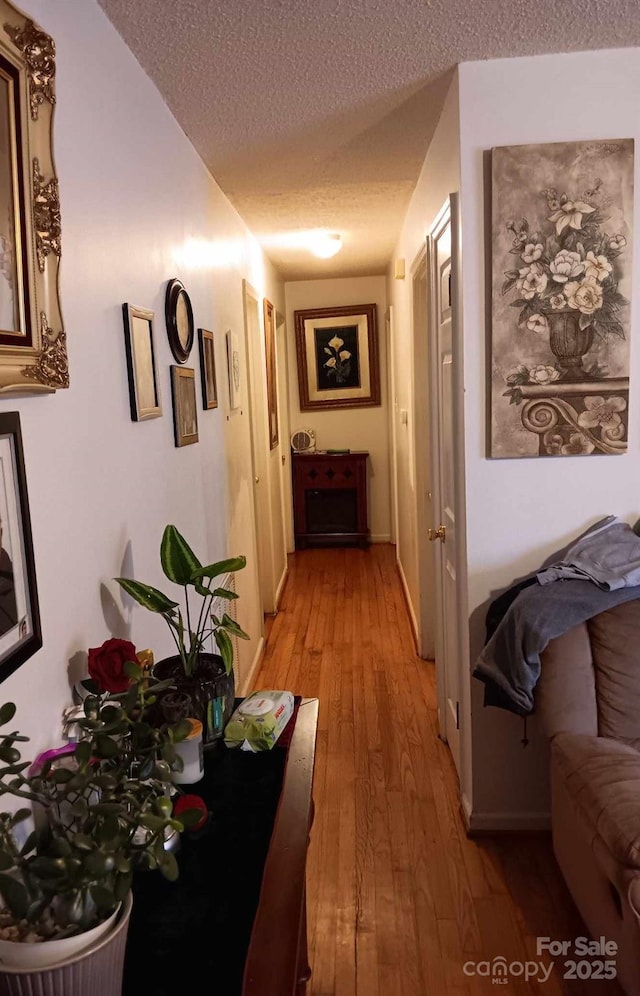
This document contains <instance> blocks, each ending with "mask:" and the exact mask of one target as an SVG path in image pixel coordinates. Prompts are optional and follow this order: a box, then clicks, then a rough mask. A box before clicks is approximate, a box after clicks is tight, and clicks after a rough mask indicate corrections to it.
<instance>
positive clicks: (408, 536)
mask: <svg viewBox="0 0 640 996" xmlns="http://www.w3.org/2000/svg"><path fill="white" fill-rule="evenodd" d="M458 133H459V120H458V81H457V76H454V78H453V80H452V83H451V86H450V87H449V92H448V94H447V97H446V100H445V102H444V105H443V108H442V113H441V115H440V120H439V122H438V126H437V128H436V131H435V133H434V136H433V139H432V141H431V144H430V146H429V151H428V153H427V156H426V159H425V162H424V165H423V167H422V171H421V173H420V177H419V180H418V183H417V185H416V189H415V191H414V193H413V197H412V198H411V203H410V205H409V209H408V211H407V215H406V217H405V220H404V224H403V227H402V232H401V235H400V239H399V241H398V244H397V245H396V248H395V249H394V253H393V257H394V260H395V259H403V260H404V261H405V274H406V275H405V278H404V280H396V279H394V275H393V262H392V266H391V270H390V274H389V281H388V293H389V303H390V305H391V309H392V330H391V334H392V338H393V343H392V348H393V367H394V378H395V396H394V397H393V398H392V399H391V403H390V405H391V417H392V418H393V419H394V420H395V427H396V433H395V435H396V440H397V482H398V485H397V489H398V536H397V556H398V560H399V562H400V566H401V568H402V572H403V574H404V578H405V584H406V590H407V595H408V599H409V603H410V609H411V611H412V613H413V615H414V625H415V620H416V619H417V618H418V615H419V595H418V553H417V551H418V542H417V534H416V529H417V523H416V492H415V466H414V462H415V461H414V457H415V438H416V436H417V438H418V440H419V444H420V445H425V446H426V445H428V426H426V425H424V426H415V425H414V422H413V411H414V397H413V385H414V376H415V383H416V385H418V386H420V388H421V389H424V390H426V383H427V371H426V369H425V370H424V371H422V375H421V374H420V371H414V370H413V357H414V341H413V316H412V279H411V265H412V263H413V261H414V260H415V259H416V257H417V256H418V254H419V253H420V251H421V250H422V249H423V248H424V245H425V240H426V238H427V234H428V232H429V231H430V229H431V228H432V227H433V223H434V221H435V219H436V217H437V215H438V213H439V211H440V209H441V208H442V206H443V204H444V202H445V200H446V199H447V197H448V195H449V194H450V193H452V192H453V191H456V190H458V189H459V184H460V164H459V150H458ZM425 334H426V330H425ZM402 410H404V411H406V412H407V413H408V421H407V422H406V423H403V422H401V420H400V412H401V411H402Z"/></svg>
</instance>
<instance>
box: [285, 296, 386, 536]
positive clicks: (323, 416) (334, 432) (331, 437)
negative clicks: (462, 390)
mask: <svg viewBox="0 0 640 996" xmlns="http://www.w3.org/2000/svg"><path fill="white" fill-rule="evenodd" d="M285 293H286V302H287V346H288V348H287V356H288V363H289V419H290V428H291V431H292V432H295V430H296V429H301V428H311V429H314V430H315V433H316V445H317V447H318V449H323V450H326V449H327V448H329V449H331V448H332V447H336V448H339V447H348V448H349V449H351V450H367V451H368V452H369V481H368V489H369V492H368V499H369V530H370V532H371V539H372V542H374V543H376V542H389V539H390V528H391V527H390V510H389V438H388V415H387V405H388V401H387V358H386V350H385V343H384V314H385V311H386V309H387V297H386V285H385V278H384V277H349V278H344V279H335V280H299V281H293V282H291V283H287V284H286V285H285ZM349 304H376V305H377V319H378V354H379V357H380V391H381V400H382V403H381V404H380V405H379V406H376V407H375V408H350V409H337V410H332V411H326V412H325V411H313V412H301V411H300V396H299V393H298V369H297V364H296V331H295V322H294V314H293V313H294V311H300V310H304V309H307V308H329V307H332V306H335V307H340V306H342V305H349ZM290 479H291V477H290V474H289V480H290Z"/></svg>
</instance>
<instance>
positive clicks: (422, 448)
mask: <svg viewBox="0 0 640 996" xmlns="http://www.w3.org/2000/svg"><path fill="white" fill-rule="evenodd" d="M419 292H421V293H422V295H423V304H422V305H419V303H418V301H417V295H418V293H419ZM429 297H430V289H429V258H428V246H427V243H426V242H425V243H424V244H423V246H422V248H421V249H420V251H419V253H418V254H417V256H416V257H415V259H414V260H413V263H412V264H411V325H412V331H413V364H412V368H413V369H412V378H411V382H412V393H413V398H412V406H411V409H412V415H413V418H412V419H411V423H410V428H411V430H412V437H413V438H412V445H411V447H410V453H411V455H412V458H413V481H412V484H413V488H414V494H415V516H416V529H415V536H416V554H417V569H416V575H417V584H418V593H419V594H418V613H417V615H418V618H417V620H416V623H417V633H416V637H417V644H418V646H417V650H418V656H419V657H422V658H423V660H434V658H435V651H436V642H435V641H436V630H437V627H436V617H434V613H433V600H434V593H435V584H436V578H435V567H434V557H433V550H432V549H431V544H430V543H429V539H428V529H429V526H430V525H431V519H432V517H433V513H432V510H431V490H432V489H431V474H432V467H431V435H432V421H433V411H432V408H431V406H430V402H429V398H428V392H427V391H426V390H425V384H426V383H428V382H429V365H430V357H429V338H430V333H431V318H430V300H429ZM418 312H419V313H418ZM411 469H412V468H411V467H410V468H409V472H410V473H409V478H410V481H411V476H412V475H411Z"/></svg>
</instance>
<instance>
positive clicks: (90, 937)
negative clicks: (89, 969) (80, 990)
mask: <svg viewBox="0 0 640 996" xmlns="http://www.w3.org/2000/svg"><path fill="white" fill-rule="evenodd" d="M119 912H120V906H118V907H117V909H115V910H114V911H113V913H112V914H111V916H110V917H108V918H107V919H106V920H103V921H102V923H99V924H98V925H97V927H92V928H91V930H85V931H83V933H82V934H73V936H72V937H59V938H54V939H53V940H51V941H33V942H31V941H4V940H2V938H0V970H1V969H2V968H30V969H33V968H42V967H43V966H45V965H59V964H60V962H61V961H67V960H68V959H69V958H74V957H75V956H76V955H79V954H80V953H81V952H82V951H85V950H86V949H87V948H89V947H91V945H92V944H94V943H95V942H96V941H99V940H100V938H101V937H103V936H104V935H105V934H107V933H108V932H109V931H110V930H111V929H112V927H113V924H114V922H115V920H116V918H117V916H118V914H119Z"/></svg>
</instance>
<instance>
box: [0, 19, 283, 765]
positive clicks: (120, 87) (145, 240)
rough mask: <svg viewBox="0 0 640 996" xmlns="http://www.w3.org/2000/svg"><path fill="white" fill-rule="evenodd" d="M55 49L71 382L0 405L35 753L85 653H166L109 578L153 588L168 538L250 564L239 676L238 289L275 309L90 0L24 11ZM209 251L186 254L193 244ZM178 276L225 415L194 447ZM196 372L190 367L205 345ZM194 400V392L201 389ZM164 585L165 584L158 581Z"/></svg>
mask: <svg viewBox="0 0 640 996" xmlns="http://www.w3.org/2000/svg"><path fill="white" fill-rule="evenodd" d="M26 8H27V13H28V15H29V16H31V17H33V18H34V19H35V20H36V21H37V22H39V23H40V24H41V26H42V27H43V28H44V30H45V31H47V32H48V33H50V34H51V35H52V36H53V38H54V40H55V43H56V50H57V107H56V114H55V157H56V163H57V171H58V176H59V180H60V195H61V207H62V261H61V296H62V310H63V317H64V322H65V328H66V331H67V334H68V350H69V364H70V377H71V387H70V388H69V390H67V391H60V392H58V393H56V394H55V395H51V396H45V397H38V396H33V397H19V398H10V397H4V396H3V397H2V398H0V411H18V412H19V413H20V416H21V421H22V430H23V438H24V451H25V461H26V471H27V479H28V489H29V499H30V508H31V517H32V527H33V540H34V549H35V560H36V569H37V581H38V591H39V597H40V607H41V616H42V631H43V641H44V645H43V648H42V650H40V651H39V652H38V653H37V654H36V655H34V656H33V657H32V658H31V659H30V660H28V661H27V662H26V663H25V664H23V665H22V667H20V668H19V669H18V670H17V671H16V672H15V673H14V674H13V675H12V676H10V677H9V678H7V680H6V681H4V682H3V683H2V688H1V689H0V701H4V700H7V699H12V700H14V701H15V702H16V703H17V705H18V721H19V723H20V726H21V727H22V728H24V729H26V732H27V733H29V734H30V735H31V736H32V739H33V744H32V745H31V746H32V748H33V751H34V753H35V751H37V750H38V749H41V748H42V747H44V746H51V745H52V744H55V743H57V742H59V739H60V736H61V725H60V716H61V710H62V708H63V706H65V705H67V704H68V703H69V702H70V683H72V682H73V681H75V680H77V679H78V678H79V677H81V676H83V675H84V674H85V673H86V670H85V669H86V649H87V648H88V647H90V646H98V645H99V644H100V643H102V641H103V640H104V639H106V638H107V637H108V636H110V635H117V636H126V637H130V638H131V639H132V640H133V642H134V643H135V644H136V645H137V646H138V648H144V647H151V648H153V650H154V652H155V654H156V657H157V658H159V657H162V656H165V655H166V654H168V653H170V652H171V649H172V643H171V640H170V636H169V633H168V631H167V630H166V626H165V624H164V622H163V621H162V620H161V619H159V618H158V617H156V616H153V615H152V614H151V613H148V612H146V611H145V610H143V609H141V608H135V609H134V610H133V611H132V609H131V608H130V607H129V606H124V605H123V602H122V600H121V595H120V591H119V588H118V587H117V585H115V584H114V583H113V581H112V578H113V577H115V576H117V575H120V574H125V575H128V576H133V577H136V578H140V579H141V580H145V581H148V582H149V583H151V584H157V585H158V586H159V587H163V584H164V582H163V576H162V574H161V571H160V567H159V544H160V537H161V534H162V529H163V527H164V525H165V524H166V523H168V522H173V523H175V524H176V525H177V526H178V528H179V529H180V530H181V531H183V532H184V534H185V536H186V537H187V539H188V541H189V542H190V543H191V544H192V545H193V547H194V549H195V551H196V553H198V554H199V555H200V557H201V558H202V559H206V558H208V559H209V560H214V559H217V558H218V557H221V556H225V555H235V554H238V553H245V554H246V555H247V557H248V558H249V567H248V568H247V569H246V570H245V571H244V572H240V573H239V574H238V586H239V590H240V592H241V599H240V602H239V603H238V604H239V615H240V621H241V623H242V624H243V625H244V626H245V628H246V629H247V630H248V631H249V632H250V633H251V634H252V636H253V640H252V642H251V644H249V645H245V644H243V645H242V648H241V649H242V653H243V658H242V663H243V668H244V669H245V671H246V670H247V669H248V667H249V665H250V663H251V661H252V659H253V656H254V655H255V653H256V650H257V646H258V641H257V638H256V634H257V633H258V632H259V628H258V627H259V626H260V625H261V617H260V613H259V611H258V603H257V589H256V585H257V581H256V571H255V555H254V550H253V541H254V533H253V517H252V507H251V481H250V473H249V465H250V461H249V459H248V425H247V418H246V416H245V415H242V416H241V415H238V416H235V415H234V416H233V417H231V418H228V386H227V382H226V372H225V371H226V367H225V348H224V337H223V334H224V330H225V329H226V328H227V327H235V328H237V330H238V332H239V333H240V338H241V339H242V334H241V333H242V323H243V313H242V293H241V288H242V277H243V276H246V277H247V278H248V279H249V280H250V281H251V282H252V284H253V285H254V286H255V287H256V288H258V289H259V291H260V293H267V295H268V296H269V298H270V299H271V300H272V301H273V302H274V303H275V304H276V306H279V307H282V302H283V296H282V288H281V286H278V283H277V281H276V278H275V275H274V273H273V271H272V270H271V269H270V268H269V267H267V266H265V264H264V260H263V257H262V254H261V253H260V251H259V249H258V247H257V243H256V242H255V240H254V239H253V238H252V237H251V235H250V234H249V232H248V230H247V229H246V227H245V225H244V224H243V223H242V221H241V219H240V218H239V216H238V215H237V213H236V212H235V210H233V208H232V207H231V206H230V204H229V203H228V201H227V200H226V198H225V197H224V196H223V195H222V193H221V191H220V190H219V188H218V187H217V185H216V184H215V183H214V182H213V180H212V179H211V177H210V176H209V175H208V173H207V171H206V170H205V168H204V166H203V164H202V162H201V160H200V159H199V158H198V156H197V155H196V153H195V151H194V150H193V148H192V147H191V145H190V144H189V142H188V141H187V139H186V137H185V135H184V134H183V132H182V130H181V129H180V128H179V127H178V125H177V124H176V122H175V120H174V119H173V117H172V116H171V114H170V113H169V111H168V109H167V108H166V106H165V105H164V104H163V102H162V100H161V99H160V97H159V95H158V93H157V91H156V90H155V88H154V86H153V85H152V84H151V82H150V81H149V80H148V79H147V77H146V76H145V75H144V73H143V72H142V70H141V68H140V66H139V64H138V63H137V62H136V60H135V58H134V57H133V55H132V54H131V53H130V52H129V50H128V49H127V48H126V47H125V46H124V44H123V42H122V41H121V39H120V38H119V36H118V35H117V34H116V32H115V30H114V29H113V28H112V27H111V25H110V24H109V22H108V21H107V20H106V18H105V17H104V15H103V14H102V12H101V10H100V9H99V8H98V6H97V4H96V3H95V2H93V0H65V2H64V3H56V4H52V3H50V2H49V0H26ZM191 240H201V241H200V249H205V250H206V253H204V254H202V253H200V257H199V258H198V253H197V252H196V253H194V252H193V248H194V245H193V243H192V244H191V250H192V252H191V254H190V256H188V257H187V258H185V255H184V249H185V246H188V244H189V243H190V241H191ZM171 277H179V278H180V279H182V280H183V282H184V284H185V286H186V288H187V291H188V293H189V295H190V297H191V301H192V304H193V310H194V315H195V324H196V327H204V328H207V329H211V330H212V331H213V332H214V333H215V336H216V339H215V351H216V367H217V381H218V394H219V400H220V404H219V407H218V409H216V410H213V411H207V412H205V411H204V410H202V409H201V408H199V411H198V423H199V432H200V442H199V443H198V444H196V445H193V446H188V447H183V448H181V449H178V448H176V447H175V446H174V442H173V424H172V411H171V392H170V373H169V367H170V364H171V362H172V358H171V354H170V350H169V346H168V342H167V337H166V332H165V326H164V288H165V286H166V282H167V280H169V279H170V278H171ZM123 302H130V303H133V304H136V305H139V306H143V307H146V308H151V309H153V310H154V311H155V315H156V320H155V337H156V349H157V358H158V367H159V377H160V386H161V392H162V404H163V417H162V418H160V419H156V420H152V421H149V422H141V423H134V422H132V421H131V418H130V414H129V400H128V387H127V372H126V363H125V353H124V335H123V325H122V311H121V309H122V304H123ZM188 365H189V366H194V367H195V368H196V370H197V369H198V353H197V347H194V351H193V352H192V354H191V356H190V358H189V361H188ZM196 390H197V397H198V405H200V399H201V392H200V384H199V380H197V381H196ZM167 584H168V582H167Z"/></svg>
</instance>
